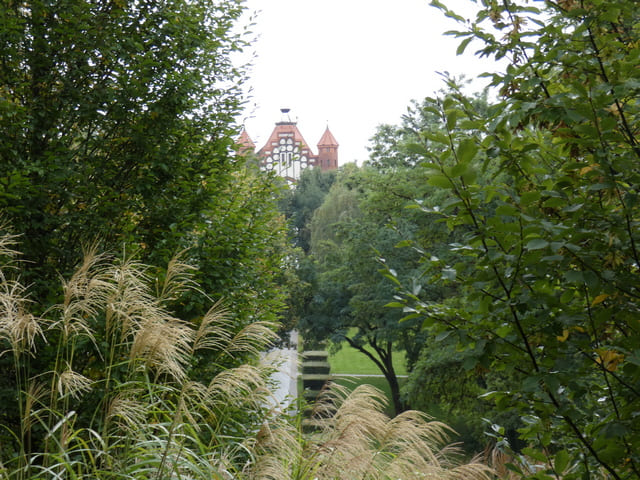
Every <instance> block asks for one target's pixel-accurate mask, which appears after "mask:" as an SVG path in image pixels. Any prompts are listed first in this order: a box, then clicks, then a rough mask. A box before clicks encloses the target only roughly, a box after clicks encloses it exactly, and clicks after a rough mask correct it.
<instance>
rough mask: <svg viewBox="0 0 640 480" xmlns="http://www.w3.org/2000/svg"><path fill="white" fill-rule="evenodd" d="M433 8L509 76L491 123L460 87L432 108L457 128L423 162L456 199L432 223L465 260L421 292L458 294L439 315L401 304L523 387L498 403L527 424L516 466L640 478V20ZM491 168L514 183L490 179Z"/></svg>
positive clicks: (406, 299) (429, 136)
mask: <svg viewBox="0 0 640 480" xmlns="http://www.w3.org/2000/svg"><path fill="white" fill-rule="evenodd" d="M434 3H436V4H437V5H439V6H440V7H441V8H442V9H443V10H445V13H447V15H448V16H451V17H453V18H457V19H459V20H460V22H461V25H462V28H463V31H461V32H458V33H457V35H458V36H460V37H461V38H464V40H463V43H462V45H461V48H460V50H464V48H465V47H467V46H468V44H469V43H470V42H472V41H478V40H480V41H481V42H482V43H483V45H482V47H481V50H480V51H479V53H480V54H481V55H487V56H494V57H496V58H503V59H505V60H506V61H507V62H508V65H507V67H506V72H505V73H503V74H494V75H493V76H492V80H493V85H494V86H495V87H496V88H497V89H499V94H500V98H499V99H498V101H497V102H496V104H495V105H492V106H490V107H489V109H488V111H486V112H483V111H479V110H478V109H477V108H475V107H474V105H473V103H472V102H471V101H469V99H467V98H466V97H465V96H464V95H463V94H462V93H461V92H460V91H459V89H458V88H457V86H456V85H454V84H453V82H451V83H450V85H449V87H450V88H451V91H450V92H449V93H448V94H446V95H443V96H440V97H437V98H430V99H427V101H426V103H427V105H426V108H428V109H429V111H430V112H432V113H433V115H435V116H436V117H438V118H439V119H440V125H441V127H440V130H428V129H427V130H423V132H422V134H421V137H420V139H419V141H417V142H415V143H414V144H413V145H412V150H413V152H414V153H416V154H418V155H420V157H421V159H420V160H419V162H418V167H417V168H419V169H421V170H422V171H425V172H427V173H428V175H429V180H428V183H429V184H430V185H432V186H434V187H438V188H440V189H442V190H443V191H445V192H448V199H447V200H446V201H444V202H442V203H441V204H440V205H439V206H438V208H425V210H427V211H428V212H429V214H432V213H434V212H436V213H439V214H440V215H442V219H443V221H444V222H445V223H446V224H447V225H448V227H449V228H450V229H451V230H452V231H453V232H460V233H462V234H463V237H462V240H460V241H458V242H456V243H453V244H452V245H451V250H452V251H453V252H455V254H456V259H455V260H453V261H446V260H444V259H440V258H438V257H436V256H431V255H429V253H428V250H427V251H426V252H425V256H424V261H425V270H424V272H423V273H422V278H423V281H424V282H425V283H435V284H444V285H451V286H452V287H455V288H456V289H457V292H458V293H457V294H456V295H454V296H451V297H450V298H448V299H446V300H445V301H443V302H425V301H423V300H422V299H420V298H419V297H418V296H416V295H415V294H414V293H413V292H412V291H411V290H410V289H408V288H404V289H403V292H404V293H403V301H402V302H400V303H402V304H403V306H404V311H405V313H407V314H408V316H409V317H410V318H422V319H424V326H425V328H426V329H428V331H430V332H432V334H433V335H434V336H437V337H436V338H439V339H442V340H446V341H451V340H452V339H453V340H454V343H455V344H456V345H457V347H458V348H466V349H467V351H468V352H470V353H471V354H470V355H468V356H467V359H466V360H465V363H466V364H467V367H468V368H482V369H488V370H492V371H497V372H502V373H504V374H505V375H507V376H508V378H509V383H508V385H505V387H504V388H502V389H500V390H497V391H494V392H492V393H491V394H490V395H488V398H490V399H491V400H493V401H494V402H496V405H497V406H498V407H499V408H500V409H503V410H513V411H516V412H518V413H519V415H520V416H521V417H522V420H523V422H524V426H523V427H522V428H521V429H520V431H519V434H520V437H521V438H522V439H523V440H524V441H526V442H527V444H528V447H527V448H525V449H523V450H522V452H523V453H524V454H526V457H522V463H521V464H520V466H513V469H515V470H517V471H519V472H520V471H521V472H522V473H524V474H527V475H533V476H534V477H536V478H559V477H560V476H562V477H563V478H603V477H608V478H615V479H624V478H637V477H638V476H639V475H640V457H638V452H640V430H639V424H638V421H637V412H638V410H639V406H640V361H639V360H638V359H639V355H640V351H639V350H638V345H640V338H639V336H638V335H639V333H640V325H639V324H638V314H637V313H638V298H639V292H638V281H637V279H638V265H639V262H638V260H639V257H638V248H637V244H638V240H639V237H638V218H639V217H640V212H639V211H638V205H639V204H638V201H637V200H638V184H639V180H640V177H639V174H640V170H639V169H638V165H639V160H640V149H639V147H638V140H637V136H638V131H639V128H640V120H639V118H640V117H639V115H638V113H639V112H638V107H639V105H638V93H639V91H640V70H638V68H637V64H638V58H639V55H640V50H639V48H638V41H639V40H638V39H639V38H640V30H639V29H638V25H640V22H639V21H638V20H639V19H638V13H637V9H636V8H635V7H634V5H633V4H632V2H621V1H607V0H597V1H596V0H584V1H566V2H558V3H554V2H545V3H543V4H542V3H537V4H532V5H529V4H523V3H522V2H511V1H506V2H501V3H498V2H492V1H483V2H482V8H481V10H480V11H479V13H478V15H477V17H476V19H475V20H473V21H471V22H469V23H467V22H465V20H464V19H463V18H462V17H459V16H457V15H456V14H455V13H453V12H450V11H448V10H447V9H446V8H445V7H444V6H442V5H440V4H439V3H438V2H434ZM492 167H493V168H498V170H499V174H498V175H496V176H495V177H494V179H493V181H491V182H484V181H482V179H483V174H484V173H486V171H487V169H490V168H492ZM387 273H388V274H389V275H390V276H391V277H395V275H393V272H390V271H388V272H387ZM396 278H397V277H396ZM398 281H399V283H403V282H402V280H401V279H399V278H398ZM495 431H496V432H497V433H498V436H500V434H501V433H502V430H501V428H500V427H499V426H495Z"/></svg>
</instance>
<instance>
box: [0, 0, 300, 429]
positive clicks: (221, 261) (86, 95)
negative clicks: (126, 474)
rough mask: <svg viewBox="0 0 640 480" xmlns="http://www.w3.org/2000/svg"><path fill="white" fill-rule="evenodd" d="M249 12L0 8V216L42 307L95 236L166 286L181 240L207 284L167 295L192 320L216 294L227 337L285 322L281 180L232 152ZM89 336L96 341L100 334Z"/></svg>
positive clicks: (179, 3) (146, 6) (43, 360)
mask: <svg viewBox="0 0 640 480" xmlns="http://www.w3.org/2000/svg"><path fill="white" fill-rule="evenodd" d="M242 11H243V6H242V2H241V1H237V0H220V1H218V0H215V1H214V0H169V1H156V0H149V1H141V2H129V1H118V0H116V1H96V2H86V1H84V0H69V1H65V2H51V1H45V0H35V1H29V2H2V3H1V4H0V22H1V25H2V28H1V29H0V210H1V211H2V214H3V215H4V216H5V217H6V220H7V222H8V223H9V224H10V225H11V229H12V231H13V232H15V233H17V234H20V235H21V243H20V245H21V252H22V253H23V259H24V260H25V262H24V268H23V269H22V270H21V272H22V281H23V283H24V284H26V285H29V295H30V298H31V299H32V300H33V302H34V305H35V306H36V308H42V309H43V312H44V311H46V310H47V308H48V307H49V306H51V305H55V304H58V303H61V302H62V297H63V294H64V292H63V290H62V289H61V287H60V282H59V278H60V276H62V278H68V277H69V276H70V275H71V272H72V271H73V270H74V267H75V266H76V264H77V263H78V262H79V261H80V260H81V258H82V247H83V245H91V244H93V242H96V241H98V242H100V247H99V248H100V249H101V250H104V251H109V252H122V255H121V256H122V257H124V258H130V256H131V255H132V254H136V255H137V256H138V257H139V258H140V259H141V261H143V262H145V264H148V265H149V266H150V267H149V268H150V269H152V270H151V271H150V272H149V273H148V275H149V276H150V277H151V278H152V279H155V280H156V283H157V284H158V285H160V287H158V288H162V287H161V285H162V284H163V282H164V280H165V279H167V277H169V276H170V275H169V274H168V273H167V271H166V270H165V268H164V266H165V265H167V263H169V261H170V259H171V258H172V257H173V256H174V254H176V253H177V252H179V251H185V250H186V253H183V261H187V262H188V263H190V264H191V265H193V266H195V267H196V268H197V274H196V280H197V281H198V282H199V284H200V290H199V291H198V292H195V291H193V290H187V291H186V292H185V293H184V294H182V295H181V296H179V297H175V298H173V297H172V298H168V299H166V302H167V303H168V306H167V308H168V309H170V310H171V313H172V314H175V315H176V316H178V317H179V318H181V319H182V320H184V321H188V322H192V323H195V324H198V323H199V322H201V319H202V318H203V316H204V315H205V314H206V313H207V311H208V310H209V307H210V305H211V303H212V300H218V299H222V301H224V302H226V305H227V307H228V308H229V310H230V311H231V312H232V313H230V314H229V317H230V319H231V321H230V325H231V327H230V329H232V330H233V333H234V334H241V333H242V332H243V331H244V329H245V328H247V327H248V326H250V325H251V324H253V323H254V322H256V321H259V320H260V321H268V322H272V321H274V320H275V319H276V318H277V315H278V312H279V311H280V310H281V309H282V308H283V306H284V302H283V297H284V295H285V293H286V292H285V290H284V289H283V288H281V283H282V282H281V281H280V279H279V276H280V275H281V273H280V271H281V267H282V265H283V263H284V260H285V259H286V256H287V251H286V250H285V249H284V248H281V247H282V246H283V245H285V242H286V231H285V229H284V222H283V219H282V218H281V215H280V213H279V212H278V211H277V209H276V193H275V192H276V191H277V187H278V184H277V182H276V180H275V179H274V178H272V177H265V176H261V175H259V172H258V171H257V170H256V169H254V168H251V166H250V165H245V163H246V162H243V161H242V160H243V159H242V157H241V156H239V155H236V154H235V153H234V143H233V136H234V134H235V128H234V118H235V116H236V115H237V113H238V112H239V109H240V105H241V102H242V98H241V95H240V92H241V85H242V82H243V80H244V72H243V71H242V69H238V68H236V67H235V66H234V65H233V64H232V59H231V57H232V54H233V53H234V52H235V51H237V50H239V49H241V48H242V47H243V46H244V45H245V41H244V37H243V36H242V35H241V34H239V33H235V32H237V29H236V28H235V27H236V25H235V24H236V23H237V20H238V19H239V17H240V15H241V13H242ZM184 259H186V260H184ZM168 280H170V279H168ZM203 293H204V294H206V295H203ZM159 294H160V292H159ZM43 312H35V313H38V314H42V313H43ZM100 320H101V319H98V320H97V321H100ZM96 332H97V333H96V336H97V340H96V341H97V343H100V342H101V341H103V340H104V338H102V337H104V335H105V334H104V328H102V329H100V328H98V327H97V326H96ZM101 336H102V337H101ZM47 338H48V344H47V345H46V346H41V348H40V354H39V355H38V356H37V357H36V358H34V359H33V360H32V362H33V363H37V365H33V366H34V368H35V369H36V370H37V369H38V368H39V369H41V370H42V371H44V370H46V369H47V367H51V365H49V364H50V363H52V362H54V361H55V360H54V359H55V355H56V353H55V352H56V349H57V347H58V343H59V342H58V341H56V340H59V339H56V337H55V332H54V333H53V335H52V336H51V337H47ZM60 341H61V340H60ZM77 349H78V352H77V353H78V355H77V357H76V358H81V359H82V360H80V361H79V362H80V363H81V365H74V367H75V368H78V369H82V368H84V369H89V368H91V365H92V361H89V360H88V359H89V358H90V357H91V350H92V349H91V345H90V344H88V343H87V342H81V343H79V344H78V345H77ZM225 358H226V360H225V361H226V362H227V363H226V364H224V365H220V364H218V363H217V362H215V361H214V360H215V359H213V358H212V357H211V356H210V355H209V353H208V352H206V351H203V352H200V353H198V354H197V355H195V356H194V367H196V368H194V369H192V370H190V372H191V373H190V374H192V375H193V376H194V377H197V378H198V380H202V381H204V380H208V379H209V378H210V377H211V375H212V374H215V373H218V372H219V371H220V369H221V368H226V367H231V366H236V365H237V364H239V363H240V362H242V360H243V354H242V352H239V353H237V354H236V355H235V356H231V357H225ZM94 360H95V358H94ZM0 362H4V363H3V364H2V365H1V367H2V368H1V369H0V370H1V371H2V372H3V373H2V375H0V385H1V386H2V392H0V396H1V397H0V414H2V415H3V417H2V418H3V420H6V421H7V422H9V423H10V422H13V421H16V419H17V418H18V415H17V412H16V409H17V404H16V401H15V394H16V392H18V393H19V390H20V387H19V386H17V385H15V383H14V382H15V381H14V380H13V378H14V376H12V375H11V370H10V369H11V368H12V367H11V366H8V365H7V363H6V362H8V359H7V358H6V357H5V358H0ZM36 367H37V368H36ZM82 373H83V374H85V375H86V372H85V371H84V370H83V371H82ZM91 401H94V402H97V401H99V399H98V398H97V395H96V396H94V397H92V399H91ZM95 405H96V404H95V403H93V404H92V403H87V405H86V411H88V412H90V411H93V410H94V407H95ZM240 414H242V413H240Z"/></svg>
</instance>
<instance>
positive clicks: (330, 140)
mask: <svg viewBox="0 0 640 480" xmlns="http://www.w3.org/2000/svg"><path fill="white" fill-rule="evenodd" d="M338 146H339V145H338V141H337V140H336V138H335V137H334V136H333V134H332V133H331V131H330V130H329V127H327V129H326V130H325V131H324V134H323V135H322V138H321V139H320V141H319V142H318V147H338Z"/></svg>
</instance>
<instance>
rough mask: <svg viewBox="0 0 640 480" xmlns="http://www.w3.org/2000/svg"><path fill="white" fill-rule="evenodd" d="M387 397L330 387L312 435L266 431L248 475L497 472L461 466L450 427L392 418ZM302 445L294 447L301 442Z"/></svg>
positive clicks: (373, 478)
mask: <svg viewBox="0 0 640 480" xmlns="http://www.w3.org/2000/svg"><path fill="white" fill-rule="evenodd" d="M385 406H386V399H385V397H384V394H383V393H382V392H380V391H379V390H377V389H375V388H374V387H371V386H369V385H361V386H359V387H357V388H356V389H355V390H354V391H353V392H350V393H349V392H348V391H347V390H346V389H345V388H344V387H340V386H338V385H335V384H333V385H331V386H330V387H329V388H328V389H326V391H325V393H324V394H323V396H322V398H321V399H320V400H319V402H318V403H317V405H316V407H315V408H314V411H313V414H312V417H311V420H312V423H313V425H314V427H315V429H316V432H315V433H312V434H310V435H309V436H308V437H307V438H306V439H305V437H301V436H296V434H295V432H294V431H293V430H292V429H291V428H273V427H271V428H266V427H264V428H263V430H262V432H261V435H259V436H258V442H257V443H256V445H255V447H254V449H255V451H256V460H255V463H254V466H253V469H252V470H251V471H250V472H247V476H245V477H244V478H247V479H254V478H270V479H274V480H276V479H278V480H280V479H300V480H302V479H309V480H311V479H317V480H329V479H337V478H350V479H351V478H358V479H368V480H383V479H384V480H392V479H393V480H398V479H402V480H410V479H411V480H413V479H433V480H490V479H491V478H493V473H492V470H491V469H490V468H489V467H487V466H486V465H484V464H482V463H480V462H479V461H477V460H476V459H474V460H472V461H470V462H467V463H464V462H459V461H458V459H459V458H461V455H460V452H459V451H458V449H457V448H456V447H455V446H453V445H449V444H448V439H449V435H450V434H451V433H452V430H451V429H450V428H449V427H447V426H446V425H444V424H442V423H440V422H435V421H430V420H429V419H428V418H427V417H426V416H425V415H424V414H422V413H420V412H415V411H407V412H404V413H402V414H400V415H398V416H397V417H395V418H389V417H387V416H386V415H385V414H384V413H383V410H384V408H385ZM296 442H297V443H296Z"/></svg>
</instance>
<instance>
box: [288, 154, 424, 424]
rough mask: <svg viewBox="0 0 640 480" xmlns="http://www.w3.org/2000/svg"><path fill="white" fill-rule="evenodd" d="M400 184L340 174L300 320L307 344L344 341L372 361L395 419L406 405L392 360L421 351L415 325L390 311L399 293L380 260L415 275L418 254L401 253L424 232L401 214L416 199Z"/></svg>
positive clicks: (365, 174) (321, 220) (316, 239)
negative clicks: (308, 302)
mask: <svg viewBox="0 0 640 480" xmlns="http://www.w3.org/2000/svg"><path fill="white" fill-rule="evenodd" d="M398 180H399V177H398V176H396V177H391V176H387V175H385V174H381V173H380V172H378V171H377V170H375V169H373V168H371V167H362V168H358V167H356V166H355V165H349V166H348V167H345V168H344V169H343V170H342V171H341V173H340V175H339V177H338V179H337V180H336V183H335V184H334V185H333V187H332V188H331V191H330V192H329V195H327V197H326V199H325V201H324V203H323V204H322V206H320V208H319V209H318V210H316V213H315V215H314V217H313V221H312V223H311V251H312V256H313V259H314V261H315V264H314V266H315V269H316V276H315V278H314V282H313V284H312V286H313V300H312V302H311V305H310V308H309V311H308V313H307V315H305V316H304V317H303V318H302V319H301V327H302V331H303V335H304V336H305V338H309V339H316V340H326V339H331V340H333V341H334V344H335V345H339V344H340V343H341V342H342V341H345V340H346V342H347V343H348V344H349V345H350V346H351V347H353V348H355V349H357V350H358V351H360V352H361V353H362V354H364V355H366V356H368V357H369V358H370V359H371V360H373V362H374V363H375V364H376V365H377V366H378V368H379V369H380V371H381V373H382V374H384V376H385V378H386V380H387V381H388V383H389V385H390V388H391V392H392V400H393V405H394V408H395V410H396V412H397V413H399V412H401V411H403V410H404V409H405V408H406V405H405V404H404V402H403V400H402V398H401V395H400V388H399V383H398V378H397V375H396V372H395V369H394V365H393V357H394V354H395V353H396V352H397V351H399V350H404V351H406V352H407V356H408V358H409V359H410V361H412V360H413V359H415V358H416V355H417V352H416V351H415V348H414V347H415V346H416V345H420V344H421V341H416V335H417V334H418V333H419V328H418V326H417V325H416V324H415V322H405V323H403V324H399V319H400V317H401V314H400V313H399V312H396V311H394V310H393V309H389V308H385V305H386V304H387V303H389V302H392V301H393V288H392V284H391V283H390V282H389V280H388V279H386V278H384V277H383V276H382V275H380V273H379V269H380V265H379V263H378V262H379V258H380V257H384V262H385V264H386V265H388V266H389V267H390V268H398V270H400V269H404V270H405V271H407V270H411V271H413V269H414V268H415V267H416V265H417V261H418V255H417V254H416V253H415V252H414V251H410V250H408V249H397V248H395V245H396V244H397V243H398V242H399V241H400V240H401V239H403V238H406V237H407V236H411V235H413V234H414V233H415V231H416V230H417V229H418V226H417V225H415V224H414V223H413V222H412V221H411V215H412V213H411V212H410V211H408V210H406V211H403V210H404V209H403V206H404V204H406V202H407V198H410V197H406V192H405V193H403V192H402V190H403V189H405V188H406V187H405V185H404V184H403V182H398ZM398 185H400V186H399V187H398ZM395 187H398V188H395ZM394 188H395V189H394ZM394 193H395V194H394Z"/></svg>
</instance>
